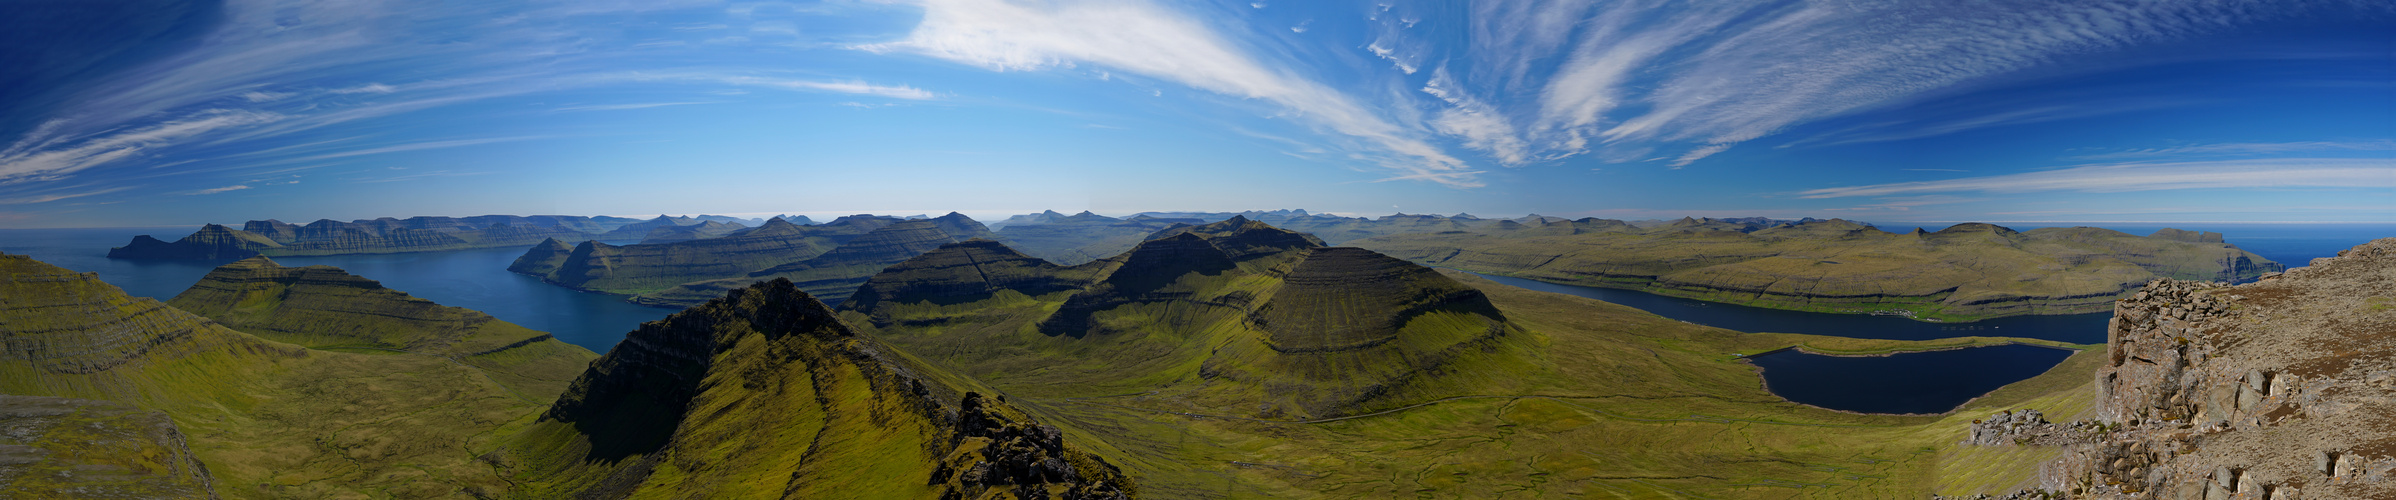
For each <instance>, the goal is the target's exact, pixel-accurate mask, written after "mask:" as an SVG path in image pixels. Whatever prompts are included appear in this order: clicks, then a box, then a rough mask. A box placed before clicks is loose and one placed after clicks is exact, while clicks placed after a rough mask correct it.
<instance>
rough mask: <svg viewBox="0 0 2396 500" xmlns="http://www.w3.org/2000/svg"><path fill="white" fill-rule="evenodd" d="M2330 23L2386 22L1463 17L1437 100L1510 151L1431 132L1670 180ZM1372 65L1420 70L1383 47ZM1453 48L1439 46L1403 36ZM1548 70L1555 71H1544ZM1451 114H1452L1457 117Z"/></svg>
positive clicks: (2115, 7) (2263, 15)
mask: <svg viewBox="0 0 2396 500" xmlns="http://www.w3.org/2000/svg"><path fill="white" fill-rule="evenodd" d="M2332 9H2345V10H2357V11H2366V12H2377V13H2381V14H2385V13H2387V12H2388V11H2389V10H2390V9H2389V8H2388V7H2387V6H2386V5H2376V6H2375V5H2373V4H2369V3H2364V2H2353V1H2346V0H2317V1H2296V2H2287V3H2283V4H2277V5H2275V6H2274V8H2271V9H2259V8H2256V7H2255V6H2254V5H2252V4H2250V3H2248V2H2243V1H2238V0H2196V1H2187V2H2142V1H2134V0H2095V1H2061V0H2039V1H2031V2H2003V3H1970V4H1957V3H1951V2H1950V3H1920V2H1914V3H1907V2H1810V3H1792V2H1766V1H1747V2H1698V3H1686V2H1663V1H1624V2H1595V1H1589V0H1529V1H1510V0H1484V1H1478V2H1474V3H1473V4H1472V5H1471V7H1470V9H1469V12H1470V18H1469V19H1470V21H1469V23H1470V27H1469V28H1468V34H1467V36H1466V37H1465V39H1466V40H1468V41H1469V42H1470V43H1469V44H1468V46H1467V47H1465V48H1464V49H1462V50H1461V52H1462V54H1459V55H1457V56H1453V57H1449V58H1447V59H1446V61H1444V62H1440V63H1436V64H1437V65H1442V66H1446V67H1448V69H1449V70H1450V71H1451V72H1452V74H1454V75H1457V82H1458V83H1457V84H1456V85H1452V86H1444V88H1445V89H1447V90H1448V92H1447V93H1446V94H1445V95H1442V96H1440V97H1441V98H1442V99H1443V100H1444V99H1446V96H1447V95H1455V94H1465V95H1484V96H1486V95H1505V94H1514V95H1519V94H1522V93H1525V92H1531V93H1532V94H1533V95H1535V96H1536V98H1535V99H1530V100H1526V101H1492V100H1487V99H1484V100H1483V101H1487V102H1497V103H1499V104H1500V107H1499V109H1497V110H1496V111H1495V112H1494V113H1490V112H1481V111H1476V112H1475V114H1477V115H1481V116H1496V117H1501V118H1502V119H1503V120H1505V121H1507V122H1509V123H1510V124H1512V128H1513V129H1514V130H1516V131H1517V132H1516V134H1517V140H1515V141H1508V142H1499V141H1491V140H1488V139H1487V138H1486V137H1474V136H1470V135H1466V134H1467V133H1478V131H1483V130H1490V129H1492V128H1493V127H1486V126H1484V127H1477V128H1474V129H1470V130H1452V131H1451V130H1441V132H1442V133H1446V134H1449V135H1454V136H1457V137H1458V138H1459V139H1461V140H1463V141H1465V142H1466V146H1467V147H1469V148H1472V149H1476V150H1481V151H1484V152H1487V153H1490V154H1491V155H1493V156H1496V157H1499V158H1506V157H1515V156H1520V155H1522V153H1518V152H1514V151H1507V152H1499V151H1497V148H1498V147H1499V146H1497V145H1498V144H1511V143H1520V144H1525V145H1528V146H1527V147H1528V148H1529V149H1530V151H1531V152H1530V153H1528V154H1529V155H1530V156H1533V157H1543V156H1544V157H1561V156H1570V155H1577V154H1583V153H1589V152H1593V151H1598V150H1600V149H1604V148H1615V149H1636V148H1647V147H1662V148H1666V149H1667V150H1673V149H1677V150H1679V151H1682V153H1681V154H1677V155H1670V156H1668V157H1671V158H1675V159H1674V160H1673V161H1672V164H1673V165H1676V166H1677V165H1687V164H1691V163H1694V162H1697V161H1700V160H1702V159H1704V158H1707V157H1709V156H1711V155H1713V154H1716V153H1720V152H1722V151H1725V150H1727V149H1729V148H1731V147H1735V146H1736V145H1738V144H1741V143H1745V142H1748V141H1752V140H1756V139H1758V138H1762V137H1766V136H1771V135H1774V134H1779V133H1783V132H1785V131H1787V130H1789V129H1791V128H1793V127H1796V126H1798V125H1802V124H1807V123H1812V122H1816V121H1821V120H1824V119H1827V118H1832V117H1841V116H1847V115H1851V114H1856V113H1862V112H1868V111H1872V110H1876V109H1885V108H1888V107H1892V106H1903V105H1906V104H1908V103H1912V102H1916V100H1919V99H1924V98H1927V97H1930V96H1937V95H1950V94H1951V93H1953V92H1956V91H1958V90H1959V89H1969V88H1973V87H1974V86H1977V85H1986V84H1990V83H1991V82H1995V81H1999V80H2002V79H2003V78H2006V77H2009V76H2012V75H2016V74H2019V73H2021V72H2023V71H2026V70H2031V69H2035V68H2042V67H2047V66H2052V65H2054V64H2055V63H2056V62H2057V61H2059V60H2065V59H2069V58H2073V57H2082V56H2086V55H2089V54H2095V53H2103V52H2107V51H2114V50H2118V49H2122V48H2125V47H2131V46H2137V45H2140V44H2149V43H2156V42H2161V41H2169V40H2178V39H2188V38H2192V37H2196V36H2201V35H2203V34H2206V33H2215V32H2220V31H2226V30H2233V29H2236V28H2238V27H2240V26H2242V25H2247V24H2253V23H2262V22H2269V21H2271V20H2273V19H2279V18H2283V17H2287V16H2295V15H2302V14H2304V13H2307V12H2317V11H2324V10H2332ZM1389 33H1394V34H1397V35H1396V36H1399V37H1401V38H1403V37H1404V36H1405V33H1407V32H1406V31H1404V30H1385V35H1384V36H1385V38H1384V39H1383V40H1381V41H1376V42H1374V44H1372V45H1371V46H1370V47H1371V48H1372V49H1375V50H1374V55H1375V56H1377V57H1381V58H1385V59H1392V60H1407V59H1406V58H1410V57H1411V58H1419V57H1421V56H1422V54H1420V53H1418V52H1419V51H1408V50H1387V48H1389V47H1401V46H1405V45H1404V44H1400V43H1392V42H1389V41H1388V38H1386V37H1388V36H1391V35H1388V34H1389ZM1425 36H1452V35H1447V34H1443V33H1433V34H1416V35H1414V37H1415V39H1419V38H1421V37H1425ZM1551 61H1561V62H1560V63H1551ZM2171 105H2174V103H2173V102H2171V101H2169V100H2167V99H2148V100H2144V101H2137V102H2120V101H2116V102H2107V101H2091V102H2082V103H2070V104H2058V103H2051V102H2050V103H2044V104H2039V105H2034V106H2028V107H2020V108H2014V109H1993V110H1983V111H1979V112H1974V111H1971V110H1948V111H1946V112H1948V113H1952V115H1951V116H1936V117H1924V119H1922V120H1912V121H1904V122H1882V123H1872V124H1865V126H1862V127H1858V128H1855V129H1852V130H1847V131H1844V132H1843V133H1838V134H1836V135H1837V136H1836V137H1828V138H1824V140H1816V141H1813V142H1814V143H1817V144H1819V143H1855V142H1877V141H1891V140H1903V139H1912V138H1921V137H1930V136H1937V135H1944V134H1952V133H1958V132H1962V131H1967V130H1975V129H1980V128H1988V127H1997V126H2005V125H2016V124H2027V123H2040V122H2049V121H2060V120H2069V119H2077V118H2086V117H2090V116H2097V115H2102V114H2109V113H2119V112H2127V111H2137V110H2141V109H2152V108H2155V107H2162V106H2171ZM1456 107H1457V109H1463V105H1456Z"/></svg>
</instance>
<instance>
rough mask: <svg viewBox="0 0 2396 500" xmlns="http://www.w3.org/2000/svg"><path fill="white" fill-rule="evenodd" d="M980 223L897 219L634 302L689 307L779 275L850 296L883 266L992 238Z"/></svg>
mask: <svg viewBox="0 0 2396 500" xmlns="http://www.w3.org/2000/svg"><path fill="white" fill-rule="evenodd" d="M990 237H991V235H990V231H989V230H988V229H984V228H983V227H982V224H981V223H980V222H975V221H974V220H973V219H972V218H970V217H966V216H964V215H962V214H958V213H955V212H950V213H949V214H948V215H944V216H940V217H937V218H932V219H917V220H908V221H901V222H894V223H891V224H890V225H887V226H882V227H881V228H879V229H875V230H873V232H870V233H866V234H864V235H860V236H857V237H855V238H851V239H849V240H847V241H844V242H841V243H840V246H838V247H834V248H832V249H831V250H830V251H826V252H824V253H823V254H821V255H816V256H813V257H809V258H807V259H805V260H799V261H795V262H788V263H782V264H778V265H775V266H772V267H767V268H764V269H759V270H756V271H753V272H750V273H748V275H746V276H741V277H737V278H725V279H715V280H705V281H694V282H690V283H683V284H681V285H676V286H674V287H673V288H668V289H665V290H661V291H657V292H651V293H645V294H641V295H640V296H637V297H633V299H632V301H633V302H635V303H640V304H648V305H655V306H674V307H687V306H692V305H697V304H700V303H704V302H707V301H709V300H713V299H715V298H716V297H721V296H723V295H724V292H727V291H731V290H733V289H736V288H744V287H747V286H749V285H750V284H754V283H757V282H759V281H767V280H772V279H776V278H784V279H789V280H791V281H792V282H795V283H798V286H799V289H801V290H806V291H807V293H808V294H810V295H813V296H815V297H817V298H819V299H821V300H825V301H832V302H837V301H841V300H846V299H848V297H849V294H851V293H854V292H855V291H856V289H857V285H860V284H863V283H865V279H866V278H867V277H870V276H873V275H874V273H878V272H881V271H882V268H885V267H889V266H890V265H891V264H897V263H899V262H900V261H904V260H907V259H908V258H910V257H914V256H916V255H921V254H923V253H924V252H927V251H931V250H932V249H934V248H939V247H940V245H944V244H948V243H954V242H958V241H964V240H969V239H974V238H990Z"/></svg>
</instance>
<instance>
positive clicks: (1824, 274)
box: [1352, 219, 2282, 321]
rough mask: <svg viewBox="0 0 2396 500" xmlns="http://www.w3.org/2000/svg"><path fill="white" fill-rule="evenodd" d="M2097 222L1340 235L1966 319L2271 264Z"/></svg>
mask: <svg viewBox="0 0 2396 500" xmlns="http://www.w3.org/2000/svg"><path fill="white" fill-rule="evenodd" d="M2166 236H2169V235H2157V236H2150V237H2140V236H2133V235H2129V234H2124V233H2120V232H2116V231H2111V230H2106V229H2098V228H2042V229H2035V230H2031V231H2027V232H2016V231H2013V230H2011V229H2007V228H2004V227H1999V226H1993V225H1988V224H1959V225H1956V226H1954V227H1950V228H1947V229H1944V230H1941V231H1938V232H1920V231H1916V232H1914V233H1889V232H1884V231H1881V230H1878V229H1874V228H1871V227H1868V226H1864V225H1861V224H1856V223H1853V222H1847V221H1842V220H1835V219H1834V220H1829V221H1812V222H1806V223H1801V224H1791V225H1781V226H1776V227H1772V228H1767V229H1762V230H1753V231H1752V232H1750V231H1749V230H1748V228H1746V227H1744V226H1738V225H1729V224H1719V223H1709V222H1706V221H1698V220H1683V221H1681V222H1678V223H1674V224H1670V225H1665V226H1660V227H1654V228H1646V229H1641V228H1636V227H1631V226H1629V225H1624V224H1610V225H1587V227H1583V225H1581V224H1580V223H1579V222H1574V223H1556V224H1547V225H1544V226H1537V227H1533V226H1525V225H1515V226H1502V227H1496V226H1493V227H1484V228H1476V229H1474V230H1470V231H1465V230H1457V231H1445V232H1436V233H1411V234H1397V235H1388V236H1380V237H1375V238H1368V239H1362V240H1357V241H1354V242H1353V243H1352V244H1354V245H1356V246H1359V247H1364V248H1369V249H1373V250H1375V251H1380V252H1383V253H1387V254H1390V255H1391V256H1395V257H1399V258H1403V259H1407V260H1412V261H1416V262H1422V263H1425V264H1431V265H1437V266H1442V267H1454V268H1458V269H1465V270H1471V271H1477V272H1484V273H1493V274H1503V275H1509V276H1519V277H1524V278H1532V279H1538V280H1542V281H1550V282H1557V283H1569V284H1577V285H1588V286H1602V287H1610V288H1627V289H1635V290H1642V291H1649V292H1654V293H1658V294H1664V295H1672V296H1679V297H1688V298H1695V299H1702V300H1710V301H1717V302H1729V303H1737V304H1747V305H1754V306H1761V307H1773V308H1781V309H1797V310H1811V311H1824V312H1844V313H1864V312H1875V311H1902V312H1905V313H1907V314H1912V315H1915V316H1917V317H1920V318H1925V319H1936V320H1947V321H1968V320H1973V319H1980V318H1989V317H1997V316H2010V315H2018V314H2069V313H2087V312H2101V311H2106V310H2110V309H2109V308H2110V307H2111V306H2110V304H2111V302H2112V301H2113V300H2114V299H2117V298H2120V296H2121V295H2122V294H2125V293H2128V291H2130V290H2131V289H2133V288H2134V287H2136V286H2138V285H2141V284H2144V283H2146V282H2147V281H2149V280H2152V279H2154V278H2156V277H2159V276H2168V277H2173V278H2179V279H2205V280H2238V279H2252V278H2254V277H2256V276H2258V275H2260V274H2262V273H2264V272H2270V271H2277V270H2280V269H2281V268H2282V267H2281V266H2280V265H2279V264H2277V263H2273V262H2271V261H2269V260H2267V259H2264V258H2262V257H2260V256H2257V255H2254V254H2252V253H2248V252H2246V251H2244V250H2239V249H2238V248H2237V247H2235V246H2230V245H2227V244H2223V243H2220V242H2219V241H2210V242H2207V241H2186V240H2185V239H2173V238H2168V237H2166Z"/></svg>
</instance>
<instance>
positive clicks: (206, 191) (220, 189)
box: [183, 184, 250, 196]
mask: <svg viewBox="0 0 2396 500" xmlns="http://www.w3.org/2000/svg"><path fill="white" fill-rule="evenodd" d="M249 188H250V186H249V185H247V184H235V185H231V186H225V187H218V188H208V189H201V190H196V191H191V192H186V193H183V194H187V195H195V196H196V195H203V194H217V193H222V192H227V191H240V190H243V189H249Z"/></svg>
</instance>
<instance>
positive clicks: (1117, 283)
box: [1039, 232, 1239, 337]
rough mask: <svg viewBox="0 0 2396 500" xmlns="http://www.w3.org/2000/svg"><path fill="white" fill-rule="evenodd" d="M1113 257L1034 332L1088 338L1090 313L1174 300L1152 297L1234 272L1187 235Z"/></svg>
mask: <svg viewBox="0 0 2396 500" xmlns="http://www.w3.org/2000/svg"><path fill="white" fill-rule="evenodd" d="M1118 258H1119V259H1121V260H1119V262H1121V263H1122V264H1121V265H1119V266H1117V267H1116V268H1115V269H1114V271H1113V272H1111V273H1109V274H1107V276H1106V278H1105V279H1103V280H1101V281H1099V282H1098V283H1097V284H1096V285H1093V286H1091V287H1090V288H1089V289H1087V290H1084V291H1082V292H1081V293H1078V294H1074V295H1073V297H1071V298H1068V299H1065V305H1064V306H1062V307H1059V308H1058V309H1057V312H1056V314H1052V315H1050V316H1049V317H1048V319H1046V320H1042V321H1041V322H1040V327H1039V328H1040V331H1041V332H1042V333H1047V334H1049V335H1069V336H1074V337H1081V336H1084V335H1089V334H1091V333H1093V332H1092V330H1091V328H1092V325H1091V324H1090V315H1091V314H1093V313H1096V312H1098V311H1100V310H1104V309H1111V308H1114V307H1117V306H1121V305H1123V304H1129V303H1132V302H1140V301H1148V300H1172V299H1175V298H1180V297H1179V296H1178V295H1171V294H1162V295H1160V294H1155V293H1152V292H1156V291H1157V289H1159V288H1163V287H1165V285H1169V284H1172V283H1173V282H1174V281H1176V280H1179V279H1180V278H1181V277H1182V276H1184V275H1188V274H1193V273H1194V274H1202V275H1218V274H1222V273H1224V272H1227V271H1230V270H1233V269H1237V268H1238V267H1239V265H1238V264H1237V263H1234V262H1232V261H1231V256H1229V255H1224V253H1223V250H1222V249H1219V248H1215V246H1214V245H1212V244H1209V243H1207V242H1206V238H1204V237H1201V236H1198V235H1196V234H1191V233H1187V232H1184V233H1180V234H1177V235H1174V236H1169V237H1165V238H1160V239H1153V240H1148V242H1146V243H1141V244H1140V246H1139V247H1136V248H1133V249H1132V250H1131V252H1129V253H1126V254H1124V255H1122V256H1121V257H1118Z"/></svg>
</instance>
